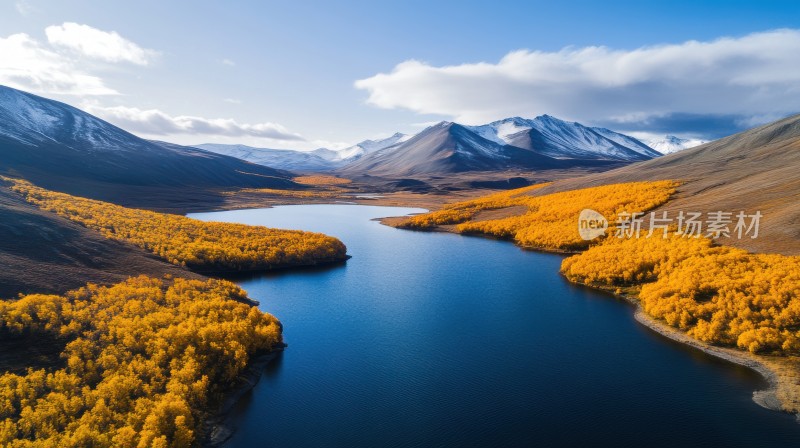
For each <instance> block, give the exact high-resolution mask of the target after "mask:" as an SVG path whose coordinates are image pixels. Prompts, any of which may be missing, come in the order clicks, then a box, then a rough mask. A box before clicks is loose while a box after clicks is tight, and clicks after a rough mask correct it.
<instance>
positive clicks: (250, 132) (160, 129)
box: [83, 103, 304, 141]
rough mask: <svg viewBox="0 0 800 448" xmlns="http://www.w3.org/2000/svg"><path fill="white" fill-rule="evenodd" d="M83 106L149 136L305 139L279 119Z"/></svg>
mask: <svg viewBox="0 0 800 448" xmlns="http://www.w3.org/2000/svg"><path fill="white" fill-rule="evenodd" d="M83 109H84V110H86V111H87V112H89V113H92V114H94V115H97V116H99V117H101V118H103V119H105V120H108V121H109V122H111V123H113V124H115V125H117V126H119V127H121V128H123V129H125V130H127V131H130V132H134V133H139V134H144V135H147V136H171V135H182V134H183V135H198V136H199V135H216V136H225V137H258V138H265V139H270V140H287V141H302V140H304V139H303V137H301V136H300V135H298V134H295V133H292V132H289V131H288V130H287V129H286V128H285V127H283V126H281V125H279V124H277V123H269V122H267V123H255V124H245V123H237V122H236V121H235V120H233V119H230V118H203V117H193V116H188V115H178V116H171V115H168V114H166V113H164V112H162V111H160V110H158V109H148V110H143V109H138V108H135V107H125V106H111V107H103V106H99V105H97V104H92V103H86V104H84V105H83Z"/></svg>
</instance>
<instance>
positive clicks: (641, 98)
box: [0, 0, 800, 149]
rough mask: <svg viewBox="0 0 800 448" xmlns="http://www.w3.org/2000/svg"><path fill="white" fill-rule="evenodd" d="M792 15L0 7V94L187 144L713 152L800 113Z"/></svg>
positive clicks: (641, 6) (410, 6)
mask: <svg viewBox="0 0 800 448" xmlns="http://www.w3.org/2000/svg"><path fill="white" fill-rule="evenodd" d="M798 55H800V2H791V1H783V2H779V1H752V2H741V1H681V0H678V1H664V2H645V1H641V0H640V1H630V2H627V1H619V2H613V1H604V2H596V1H587V2H574V1H558V2H555V1H546V2H538V1H516V2H515V1H497V0H495V1H480V2H479V1H468V0H464V1H431V0H429V1H416V0H406V1H391V0H387V1H380V2H376V1H371V2H370V1H346V0H340V1H337V2H329V1H328V2H324V1H319V2H313V1H225V2H222V1H205V0H191V1H181V0H171V1H163V0H159V1H151V0H138V1H136V2H113V1H107V0H106V1H94V0H83V1H78V0H74V1H71V0H61V1H44V0H5V1H3V2H2V3H0V84H2V85H7V86H10V87H14V88H19V89H22V90H26V91H29V92H32V93H36V94H39V95H42V96H46V97H49V98H54V99H57V100H59V101H64V102H66V103H69V104H71V105H73V106H76V107H79V108H82V109H84V110H87V111H88V112H90V113H93V114H95V115H97V116H99V117H101V118H104V119H106V120H108V121H110V122H112V123H114V124H117V125H119V126H121V127H123V128H124V129H126V130H129V131H131V132H133V133H135V134H137V135H140V136H143V137H145V138H152V139H159V140H165V141H171V142H175V143H181V144H198V143H207V142H210V143H240V144H247V145H251V146H257V147H269V148H292V149H314V148H318V147H329V148H342V147H345V146H348V145H349V144H353V143H356V142H359V141H361V140H364V139H367V138H373V139H374V138H381V137H387V136H389V135H391V134H393V133H394V132H397V131H399V132H404V133H415V132H419V131H420V130H422V129H423V128H424V127H425V126H428V125H430V124H432V123H435V122H438V121H441V120H448V121H457V122H459V123H463V124H482V123H487V122H490V121H493V120H497V119H501V118H505V117H509V116H523V117H528V118H532V117H535V116H537V115H541V114H550V115H553V116H556V117H559V118H562V119H566V120H570V121H578V122H581V123H583V124H587V125H599V126H605V127H608V128H610V129H613V130H617V131H621V132H627V133H632V134H633V135H635V136H638V137H641V138H650V137H655V136H658V135H664V134H674V135H678V136H681V137H685V138H700V139H706V140H708V139H714V138H719V137H722V136H725V135H729V134H731V133H734V132H737V131H739V130H743V129H746V128H749V127H752V126H756V125H759V124H763V123H766V122H769V121H772V120H775V119H778V118H781V117H783V116H786V115H790V114H792V113H796V112H799V111H800V57H798Z"/></svg>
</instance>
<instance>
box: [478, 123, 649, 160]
mask: <svg viewBox="0 0 800 448" xmlns="http://www.w3.org/2000/svg"><path fill="white" fill-rule="evenodd" d="M469 129H471V130H472V131H474V132H475V133H477V134H478V135H480V136H481V137H483V138H485V139H487V140H491V141H493V142H495V143H498V144H501V145H503V144H506V145H512V146H516V147H519V148H523V149H527V150H529V151H534V152H536V153H538V154H542V155H546V156H549V157H554V158H557V159H582V160H615V161H621V162H634V161H640V160H648V159H651V158H653V157H658V156H660V155H661V154H660V153H659V152H656V151H654V150H653V149H652V148H650V147H649V146H647V145H645V144H644V143H642V142H640V141H639V140H636V139H635V138H633V137H629V136H627V135H624V134H620V133H617V132H614V131H610V130H608V129H605V128H592V127H587V126H584V125H582V124H580V123H575V122H569V121H564V120H559V119H558V118H555V117H552V116H550V115H541V116H538V117H536V118H534V119H525V118H520V117H513V118H506V119H504V120H499V121H495V122H492V123H489V124H485V125H481V126H470V127H469Z"/></svg>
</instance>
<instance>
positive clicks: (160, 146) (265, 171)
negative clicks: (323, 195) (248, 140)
mask: <svg viewBox="0 0 800 448" xmlns="http://www.w3.org/2000/svg"><path fill="white" fill-rule="evenodd" d="M0 156H1V157H0V172H6V173H11V174H15V175H23V176H25V177H27V178H29V179H31V180H34V181H35V182H40V183H41V184H42V185H50V186H53V185H55V184H59V185H60V186H61V188H62V189H63V190H64V191H68V192H70V191H72V192H80V191H78V190H79V188H80V187H79V184H81V182H87V181H88V182H104V183H109V184H114V185H130V186H170V187H172V186H184V187H202V188H217V187H245V186H250V187H273V188H274V187H292V186H297V185H296V184H295V183H294V182H292V180H291V178H292V174H291V173H289V172H287V171H283V170H277V169H273V168H269V167H266V166H262V165H257V164H253V163H248V162H245V161H243V160H241V159H238V158H234V157H228V156H223V155H217V154H212V153H209V152H207V151H203V150H200V149H196V148H192V147H187V146H180V145H174V144H170V143H162V142H154V141H148V140H144V139H142V138H139V137H137V136H135V135H133V134H131V133H129V132H127V131H124V130H122V129H120V128H118V127H116V126H114V125H112V124H110V123H107V122H105V121H103V120H101V119H99V118H97V117H95V116H93V115H90V114H88V113H86V112H83V111H81V110H79V109H77V108H74V107H72V106H69V105H67V104H64V103H61V102H58V101H54V100H50V99H47V98H42V97H40V96H36V95H33V94H30V93H26V92H22V91H20V90H16V89H12V88H9V87H5V86H0ZM93 191H101V190H99V189H95V190H93Z"/></svg>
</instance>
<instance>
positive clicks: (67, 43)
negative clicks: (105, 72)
mask: <svg viewBox="0 0 800 448" xmlns="http://www.w3.org/2000/svg"><path fill="white" fill-rule="evenodd" d="M44 32H45V34H46V35H47V41H48V42H50V44H52V45H55V46H59V47H63V48H67V49H70V50H72V51H75V52H77V53H79V54H82V55H84V56H86V57H89V58H93V59H100V60H103V61H108V62H130V63H132V64H137V65H147V64H149V63H150V62H151V61H152V59H153V58H154V57H155V56H157V54H158V53H157V52H156V51H153V50H148V49H145V48H142V47H140V46H138V45H136V44H135V43H133V42H131V41H129V40H128V39H125V38H124V37H122V36H120V35H119V34H117V32H115V31H102V30H99V29H97V28H93V27H91V26H89V25H81V24H78V23H73V22H64V24H62V25H52V26H48V27H47V28H45V30H44Z"/></svg>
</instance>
